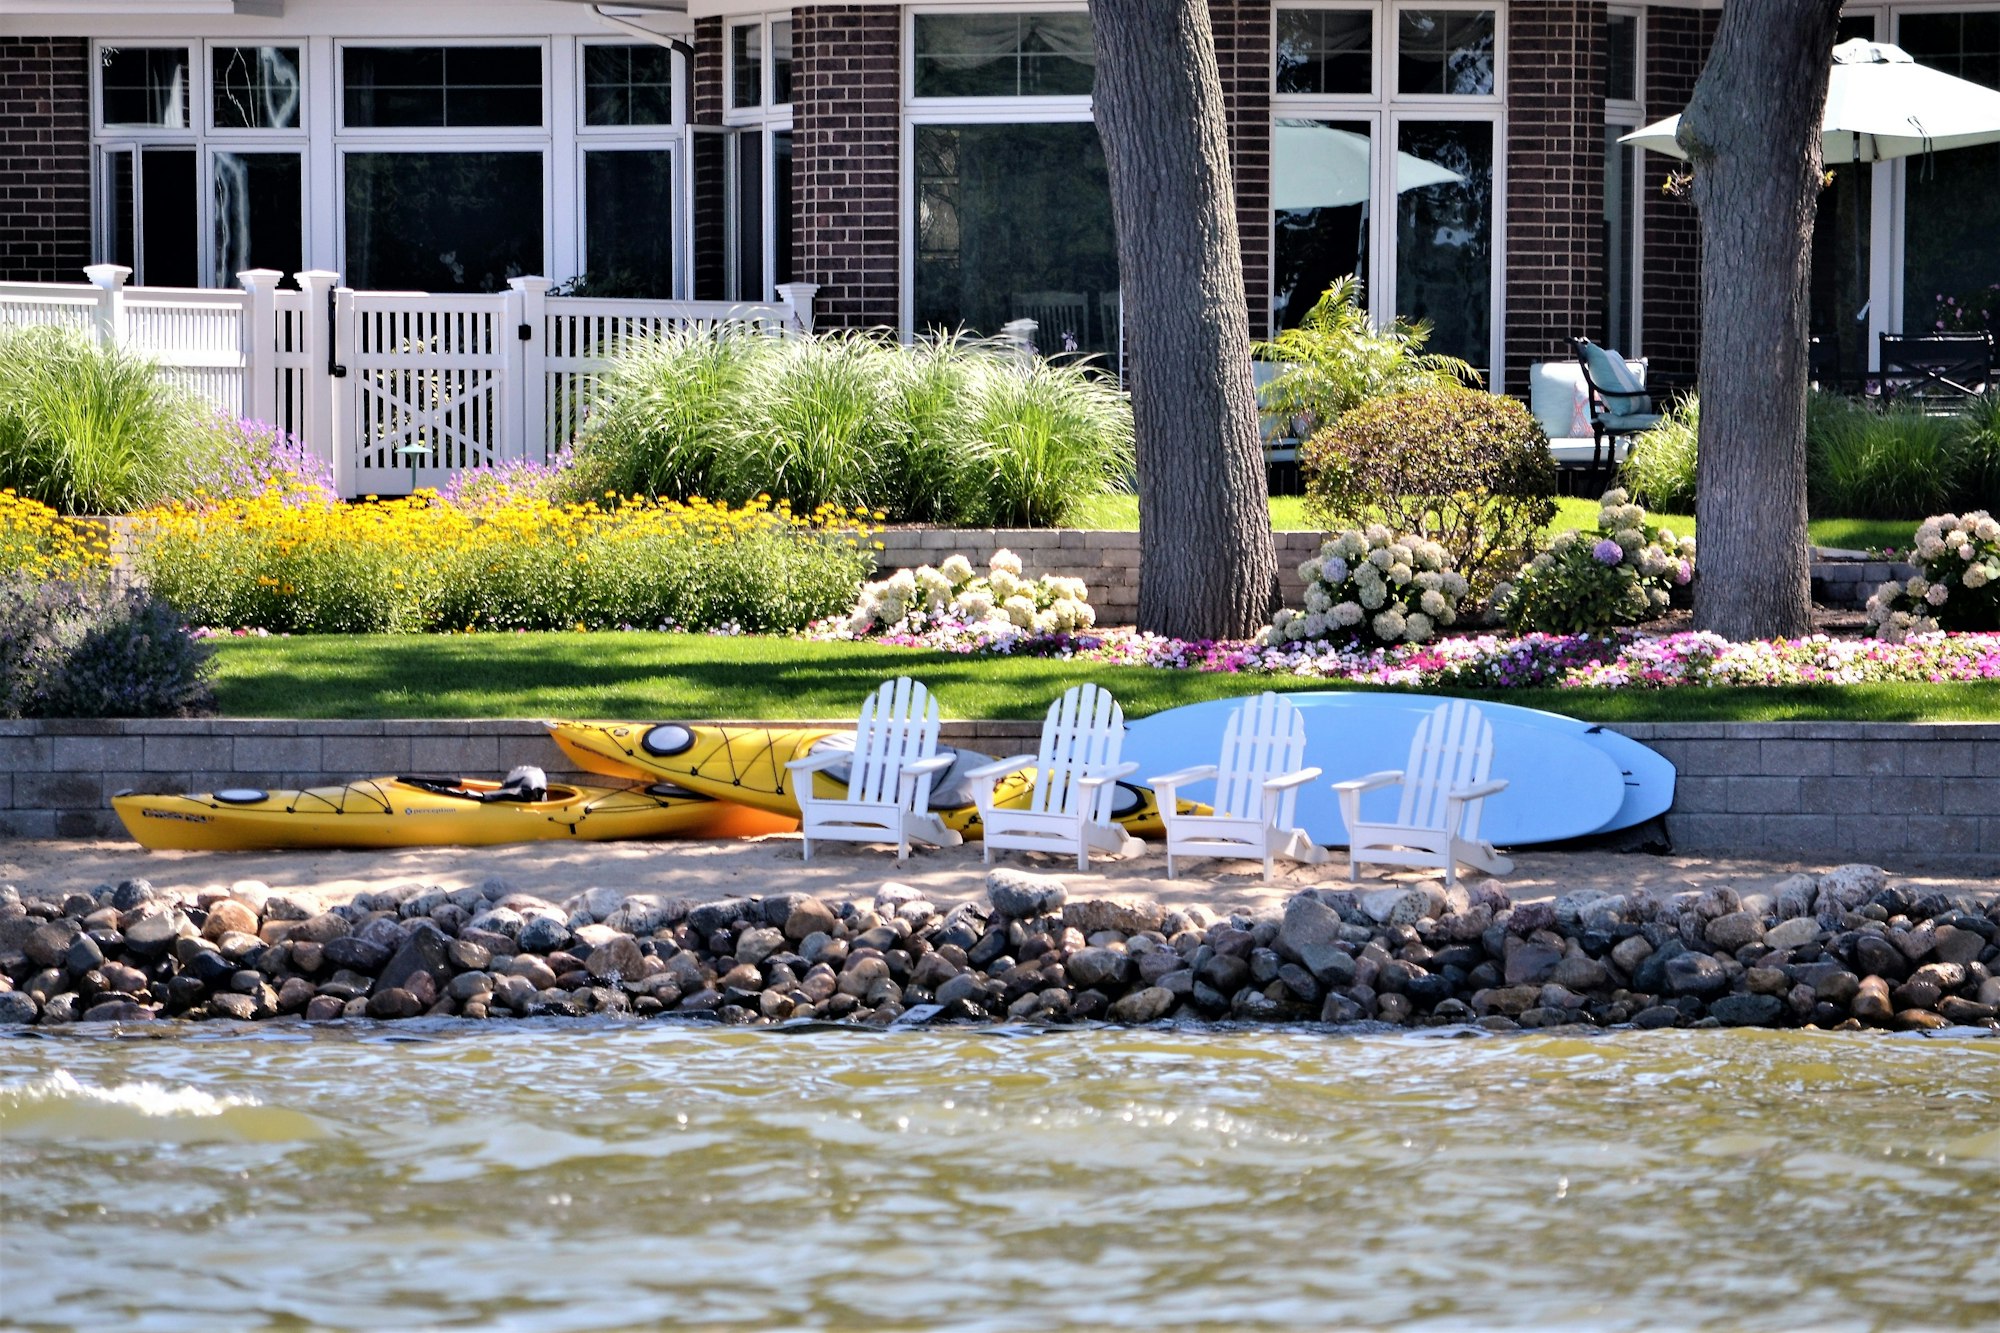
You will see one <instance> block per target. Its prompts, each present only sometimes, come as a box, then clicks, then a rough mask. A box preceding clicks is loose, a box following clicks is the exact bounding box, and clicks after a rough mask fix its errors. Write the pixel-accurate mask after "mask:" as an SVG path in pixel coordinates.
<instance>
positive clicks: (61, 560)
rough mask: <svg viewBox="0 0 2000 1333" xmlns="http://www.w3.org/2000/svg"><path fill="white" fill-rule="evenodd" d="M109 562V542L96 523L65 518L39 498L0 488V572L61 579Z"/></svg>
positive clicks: (95, 569) (36, 577) (55, 579)
mask: <svg viewBox="0 0 2000 1333" xmlns="http://www.w3.org/2000/svg"><path fill="white" fill-rule="evenodd" d="M111 564H112V556H111V542H110V540H109V538H107V537H106V535H105V533H104V530H103V529H102V528H100V527H98V526H97V525H96V524H94V523H88V522H84V521H82V520H80V519H74V518H64V517H63V516H62V515H61V514H58V513H57V512H56V511H55V510H53V509H51V508H49V507H48V506H47V505H45V504H42V503H40V502H39V501H36V500H29V499H24V498H23V497H21V496H19V495H16V494H15V493H14V492H13V491H11V490H4V491H0V575H9V574H19V575H23V576H25V577H26V578H28V579H30V580H31V581H36V582H40V581H63V580H70V579H79V578H82V577H84V576H86V575H88V574H91V573H93V572H95V571H97V570H101V569H106V568H109V567H110V565H111Z"/></svg>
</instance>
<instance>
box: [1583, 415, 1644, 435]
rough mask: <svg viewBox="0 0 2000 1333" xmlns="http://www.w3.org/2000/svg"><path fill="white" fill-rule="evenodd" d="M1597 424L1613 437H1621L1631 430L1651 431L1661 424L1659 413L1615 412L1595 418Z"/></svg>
mask: <svg viewBox="0 0 2000 1333" xmlns="http://www.w3.org/2000/svg"><path fill="white" fill-rule="evenodd" d="M1594 420H1595V421H1596V423H1597V424H1598V425H1600V426H1602V427H1604V429H1605V430H1606V431H1607V432H1609V433H1610V434H1613V435H1621V434H1623V433H1624V432H1626V431H1629V430H1651V429H1652V428H1653V427H1655V426H1657V425H1659V424H1660V414H1659V413H1658V412H1615V413H1608V414H1604V415H1600V416H1598V417H1596V418H1594Z"/></svg>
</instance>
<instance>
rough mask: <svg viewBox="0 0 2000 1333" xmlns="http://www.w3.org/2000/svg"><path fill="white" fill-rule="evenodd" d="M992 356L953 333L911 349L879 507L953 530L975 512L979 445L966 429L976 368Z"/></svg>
mask: <svg viewBox="0 0 2000 1333" xmlns="http://www.w3.org/2000/svg"><path fill="white" fill-rule="evenodd" d="M994 351H995V349H994V348H993V347H992V346H990V345H988V344H984V343H981V342H978V341H976V340H974V339H970V338H967V337H965V336H963V335H962V334H959V333H941V334H938V335H937V336H935V337H933V338H928V339H925V340H923V341H921V342H919V343H917V344H915V345H914V346H912V347H910V348H909V349H908V350H907V352H906V353H905V364H904V367H903V372H902V375H901V377H900V380H899V388H900V394H901V401H900V403H899V404H898V411H899V414H900V417H901V422H900V425H901V429H900V430H899V431H898V432H897V433H896V437H895V442H894V445H893V447H892V449H891V452H890V457H889V460H888V466H887V467H886V469H885V473H886V476H885V479H884V486H883V491H882V494H881V496H880V498H879V503H880V505H881V506H882V508H883V510H884V511H886V512H888V513H892V514H895V515H897V516H898V517H899V518H902V519H904V520H906V521H908V522H911V523H951V522H953V521H955V520H957V519H958V518H959V517H960V516H962V515H965V514H968V513H971V512H974V511H976V510H977V509H978V508H979V504H980V494H979V490H978V487H979V479H980V475H981V472H982V468H983V465H984V463H985V460H986V453H987V450H986V447H985V445H984V444H983V443H982V442H981V441H980V440H978V439H977V438H975V437H974V436H973V434H972V432H971V430H970V429H969V427H968V425H967V422H966V411H965V408H966V403H967V401H968V399H969V398H970V396H971V394H972V387H973V383H974V380H975V378H976V376H977V375H978V373H979V369H980V366H981V365H982V364H983V362H984V360H985V358H987V357H989V356H991V355H992V354H993V353H994Z"/></svg>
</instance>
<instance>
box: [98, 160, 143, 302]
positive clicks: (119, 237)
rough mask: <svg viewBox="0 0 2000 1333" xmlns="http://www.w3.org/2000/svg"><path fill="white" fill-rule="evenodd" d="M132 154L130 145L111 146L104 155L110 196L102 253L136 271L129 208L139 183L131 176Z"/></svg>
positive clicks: (136, 248) (135, 241)
mask: <svg viewBox="0 0 2000 1333" xmlns="http://www.w3.org/2000/svg"><path fill="white" fill-rule="evenodd" d="M133 157H134V153H133V151H132V150H131V149H129V148H114V149H110V150H108V151H106V153H105V155H104V158H105V164H106V167H107V168H108V169H107V171H106V172H105V175H106V176H107V177H108V179H107V180H106V181H105V193H106V194H107V195H109V196H110V200H111V203H110V208H111V212H110V216H109V218H108V225H107V227H106V228H105V238H104V245H105V250H104V253H105V258H106V259H108V260H109V261H110V262H111V263H114V264H123V265H124V266H125V267H126V268H129V269H131V270H132V271H133V272H135V273H136V272H138V270H139V242H138V239H137V234H136V233H135V232H134V231H133V229H132V208H133V204H134V202H135V199H136V190H137V188H138V187H137V186H136V185H135V184H134V182H133V179H132V159H133Z"/></svg>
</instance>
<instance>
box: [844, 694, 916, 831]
mask: <svg viewBox="0 0 2000 1333" xmlns="http://www.w3.org/2000/svg"><path fill="white" fill-rule="evenodd" d="M937 739H938V706H937V700H936V699H933V698H932V697H931V694H930V691H929V690H926V689H925V688H924V687H923V685H922V684H921V683H920V682H918V681H914V680H911V679H910V678H909V677H908V676H898V677H896V679H894V680H892V681H887V682H885V683H884V684H883V685H882V686H881V687H880V688H878V689H877V690H876V691H875V692H874V693H873V694H871V695H869V696H868V698H867V699H865V700H864V701H863V702H862V704H861V716H860V718H859V719H858V720H857V721H856V722H855V724H854V767H853V769H852V776H851V777H849V778H848V781H847V799H848V800H850V801H862V802H866V803H868V804H871V805H894V804H896V803H897V798H898V796H899V794H900V788H901V783H902V775H903V766H904V765H905V764H914V763H916V762H917V761H919V760H921V759H926V758H929V757H930V756H931V755H933V754H936V753H937ZM930 800H931V775H930V774H925V775H924V776H923V777H921V778H919V779H917V781H916V783H915V785H914V790H913V800H911V801H910V802H908V803H905V804H904V807H903V808H904V809H906V810H911V811H916V810H924V809H927V808H929V806H930Z"/></svg>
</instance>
